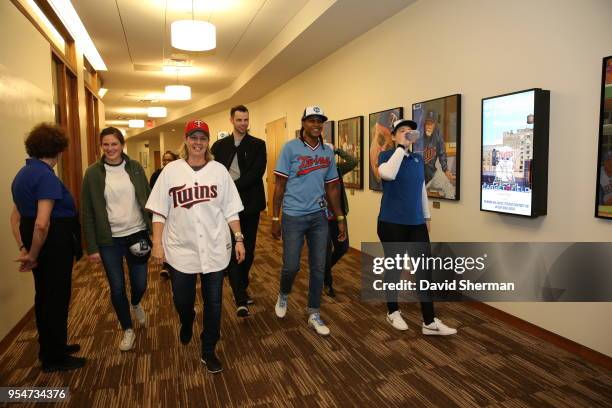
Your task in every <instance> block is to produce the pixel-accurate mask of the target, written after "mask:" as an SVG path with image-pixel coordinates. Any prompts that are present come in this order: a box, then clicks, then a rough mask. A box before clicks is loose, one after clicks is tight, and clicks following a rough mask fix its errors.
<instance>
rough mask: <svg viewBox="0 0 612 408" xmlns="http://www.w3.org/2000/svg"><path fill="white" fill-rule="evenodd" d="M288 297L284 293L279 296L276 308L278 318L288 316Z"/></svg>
mask: <svg viewBox="0 0 612 408" xmlns="http://www.w3.org/2000/svg"><path fill="white" fill-rule="evenodd" d="M288 297H289V296H288V295H283V294H282V293H279V294H278V300H277V301H276V306H274V311H275V312H276V316H277V317H278V318H280V319H282V318H283V317H285V315H286V314H287V299H288Z"/></svg>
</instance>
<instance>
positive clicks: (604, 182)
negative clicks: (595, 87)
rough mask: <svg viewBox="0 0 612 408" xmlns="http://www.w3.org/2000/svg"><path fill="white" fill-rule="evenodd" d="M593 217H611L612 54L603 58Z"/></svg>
mask: <svg viewBox="0 0 612 408" xmlns="http://www.w3.org/2000/svg"><path fill="white" fill-rule="evenodd" d="M599 112H600V113H599V148H598V153H597V189H596V191H597V196H596V201H595V217H598V218H608V219H612V56H609V57H606V58H604V59H603V68H602V74H601V106H600V111H599Z"/></svg>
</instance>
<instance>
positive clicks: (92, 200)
mask: <svg viewBox="0 0 612 408" xmlns="http://www.w3.org/2000/svg"><path fill="white" fill-rule="evenodd" d="M122 156H123V160H125V171H126V172H127V173H128V175H129V176H130V180H131V181H132V184H133V185H134V190H135V191H136V201H138V206H139V207H140V211H142V218H143V220H144V222H145V224H146V225H147V229H148V230H149V231H151V230H152V229H151V217H149V215H148V213H146V212H145V205H146V203H147V199H148V198H149V193H151V188H150V187H149V182H148V180H147V176H146V175H145V172H144V170H143V168H142V166H141V165H140V163H138V162H137V161H136V160H132V159H130V158H129V157H128V156H127V155H126V154H122ZM105 181H106V169H105V168H104V157H102V159H100V161H98V162H96V163H94V164H92V165H91V166H89V167H88V168H87V171H85V176H84V177H83V189H82V190H81V216H82V217H83V220H82V224H83V234H84V236H85V242H86V243H87V253H88V254H89V255H92V254H95V253H97V252H99V250H98V247H99V246H100V245H102V246H106V245H113V235H112V232H111V227H110V223H109V221H108V213H107V212H106V199H105V198H104V187H105Z"/></svg>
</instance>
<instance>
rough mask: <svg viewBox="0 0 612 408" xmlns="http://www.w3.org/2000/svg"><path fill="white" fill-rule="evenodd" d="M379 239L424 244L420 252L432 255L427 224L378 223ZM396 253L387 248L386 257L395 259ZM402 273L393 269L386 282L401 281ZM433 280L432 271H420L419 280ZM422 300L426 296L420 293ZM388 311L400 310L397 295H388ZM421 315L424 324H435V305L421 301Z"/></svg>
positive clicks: (388, 273) (387, 273) (386, 276)
mask: <svg viewBox="0 0 612 408" xmlns="http://www.w3.org/2000/svg"><path fill="white" fill-rule="evenodd" d="M377 233H378V238H379V239H380V242H383V243H384V242H418V243H423V248H421V250H420V251H419V252H421V253H423V255H425V256H429V255H430V254H431V248H430V247H429V232H428V231H427V226H426V225H425V224H421V225H402V224H393V223H390V222H384V221H378V228H377ZM395 255H396V254H395V253H394V252H393V251H390V249H389V248H385V257H387V258H389V257H395ZM400 275H401V271H399V270H397V269H391V270H388V271H386V272H385V281H386V282H398V281H399V279H400ZM419 278H420V279H431V271H430V270H427V269H420V272H418V273H417V279H419ZM419 295H420V296H421V298H423V297H424V294H422V293H419ZM387 309H388V310H389V313H393V312H395V311H396V310H398V309H399V306H398V304H397V293H396V292H388V293H387ZM421 313H422V314H423V322H424V323H425V324H430V323H431V322H433V320H434V317H435V312H434V305H433V302H431V301H421Z"/></svg>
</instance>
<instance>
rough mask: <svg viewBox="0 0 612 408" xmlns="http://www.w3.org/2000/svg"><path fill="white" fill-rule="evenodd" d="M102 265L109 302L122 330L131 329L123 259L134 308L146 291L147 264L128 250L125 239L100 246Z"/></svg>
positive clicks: (116, 239)
mask: <svg viewBox="0 0 612 408" xmlns="http://www.w3.org/2000/svg"><path fill="white" fill-rule="evenodd" d="M99 250H100V257H101V258H102V265H104V271H105V272H106V277H107V278H108V283H109V285H110V292H111V302H112V303H113V307H114V308H115V313H117V318H118V319H119V323H121V328H122V329H123V330H127V329H131V328H132V317H131V316H130V305H129V303H128V299H127V294H126V290H125V274H124V271H123V258H125V259H126V261H127V265H128V271H129V275H130V292H131V303H132V305H133V306H136V305H137V304H139V303H140V300H141V299H142V297H143V295H144V293H145V291H146V290H147V263H146V262H141V261H139V260H138V258H136V257H135V256H134V255H132V253H131V252H130V251H129V249H128V243H127V238H125V237H120V238H113V245H110V246H100V247H99Z"/></svg>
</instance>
